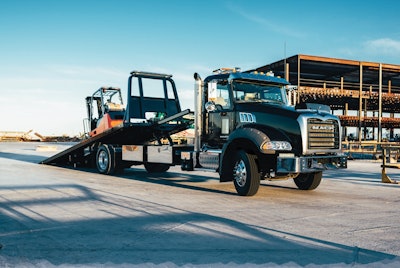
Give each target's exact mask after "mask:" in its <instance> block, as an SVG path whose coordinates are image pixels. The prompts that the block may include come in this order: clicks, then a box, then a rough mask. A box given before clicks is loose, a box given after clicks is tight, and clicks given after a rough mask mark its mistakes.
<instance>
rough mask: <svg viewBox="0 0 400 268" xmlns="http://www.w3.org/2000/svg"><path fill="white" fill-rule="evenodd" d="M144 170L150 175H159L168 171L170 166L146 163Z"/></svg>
mask: <svg viewBox="0 0 400 268" xmlns="http://www.w3.org/2000/svg"><path fill="white" fill-rule="evenodd" d="M144 168H145V169H146V171H147V172H149V173H159V172H165V171H167V170H168V169H169V165H168V164H161V163H144Z"/></svg>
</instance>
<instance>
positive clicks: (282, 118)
mask: <svg viewBox="0 0 400 268" xmlns="http://www.w3.org/2000/svg"><path fill="white" fill-rule="evenodd" d="M236 112H237V113H247V114H248V113H251V114H252V115H253V118H254V117H255V121H256V122H240V124H242V125H243V126H244V125H247V124H248V123H252V124H255V125H256V126H254V127H257V128H258V129H260V130H263V132H264V133H265V134H267V135H271V134H272V133H271V132H273V134H272V135H273V137H270V138H272V139H274V140H288V141H289V142H290V143H291V144H292V147H293V148H294V150H295V152H296V153H299V154H300V153H301V152H302V142H303V141H302V138H301V137H302V135H301V126H300V124H299V120H298V118H299V116H307V117H311V116H318V117H321V116H331V115H330V114H329V113H326V112H318V111H316V110H309V109H301V110H296V109H295V108H294V107H291V106H284V105H279V104H275V103H268V102H260V103H256V102H254V103H237V104H236ZM269 133H271V134H269Z"/></svg>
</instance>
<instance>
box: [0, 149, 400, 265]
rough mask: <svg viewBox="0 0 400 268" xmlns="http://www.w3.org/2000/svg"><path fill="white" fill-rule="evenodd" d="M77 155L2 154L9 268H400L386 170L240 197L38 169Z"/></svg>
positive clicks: (187, 181)
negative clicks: (384, 176) (47, 162)
mask: <svg viewBox="0 0 400 268" xmlns="http://www.w3.org/2000/svg"><path fill="white" fill-rule="evenodd" d="M50 145H51V146H53V147H48V149H49V150H46V148H47V147H43V146H50ZM68 146H69V145H68V144H43V143H0V267H344V266H349V267H350V266H351V267H400V216H399V215H400V185H396V184H383V183H381V182H380V180H381V168H380V164H381V163H380V162H377V161H372V160H369V161H366V160H362V161H360V160H354V161H349V168H348V169H346V170H334V171H333V170H332V171H326V172H325V173H324V180H323V182H322V183H321V185H320V186H319V187H318V188H317V189H316V190H314V191H300V190H297V189H296V187H295V185H294V183H293V181H278V182H269V181H263V182H262V185H261V187H260V190H259V192H258V193H257V195H256V196H253V197H240V196H238V195H237V194H236V191H235V189H234V186H233V184H232V183H219V182H218V177H217V174H215V173H211V172H203V171H195V172H182V171H181V170H180V168H179V167H173V168H171V169H170V170H169V171H168V172H166V173H163V174H148V173H146V171H145V170H144V169H143V167H141V166H137V167H134V168H131V169H127V170H126V171H125V172H124V173H123V174H119V175H116V176H106V175H100V174H97V173H96V171H95V170H91V169H72V168H63V167H55V166H47V165H40V164H38V162H40V161H41V160H43V159H45V158H46V157H49V156H51V155H54V154H56V153H57V152H59V151H60V150H63V149H66V148H67V147H68ZM54 149H56V151H54ZM52 150H53V151H52ZM387 171H388V173H389V176H391V178H393V179H399V180H400V170H397V169H390V170H387Z"/></svg>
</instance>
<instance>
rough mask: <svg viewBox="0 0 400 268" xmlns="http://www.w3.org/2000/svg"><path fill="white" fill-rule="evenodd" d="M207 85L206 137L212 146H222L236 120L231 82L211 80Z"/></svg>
mask: <svg viewBox="0 0 400 268" xmlns="http://www.w3.org/2000/svg"><path fill="white" fill-rule="evenodd" d="M207 87H208V88H207V92H208V94H207V102H206V105H205V106H206V107H205V108H206V112H207V115H208V116H207V123H206V128H205V130H206V137H207V138H208V144H209V145H210V146H213V147H220V148H222V145H223V144H224V143H225V141H226V139H227V138H228V136H229V134H230V132H231V131H232V129H233V122H234V118H233V116H234V113H233V111H232V107H233V106H232V100H231V94H230V90H229V84H228V83H227V82H226V81H225V83H223V82H210V83H208V85H207Z"/></svg>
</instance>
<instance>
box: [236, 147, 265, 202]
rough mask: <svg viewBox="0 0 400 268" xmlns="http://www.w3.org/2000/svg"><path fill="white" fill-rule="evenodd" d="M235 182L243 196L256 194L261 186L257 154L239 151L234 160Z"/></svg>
mask: <svg viewBox="0 0 400 268" xmlns="http://www.w3.org/2000/svg"><path fill="white" fill-rule="evenodd" d="M232 173H233V184H234V185H235V188H236V191H237V193H238V194H239V195H241V196H252V195H255V194H256V193H257V191H258V188H259V187H260V180H261V175H260V173H259V172H258V167H257V163H256V156H255V155H252V154H248V153H246V152H244V151H239V152H237V154H236V156H235V157H234V160H233V170H232Z"/></svg>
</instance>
